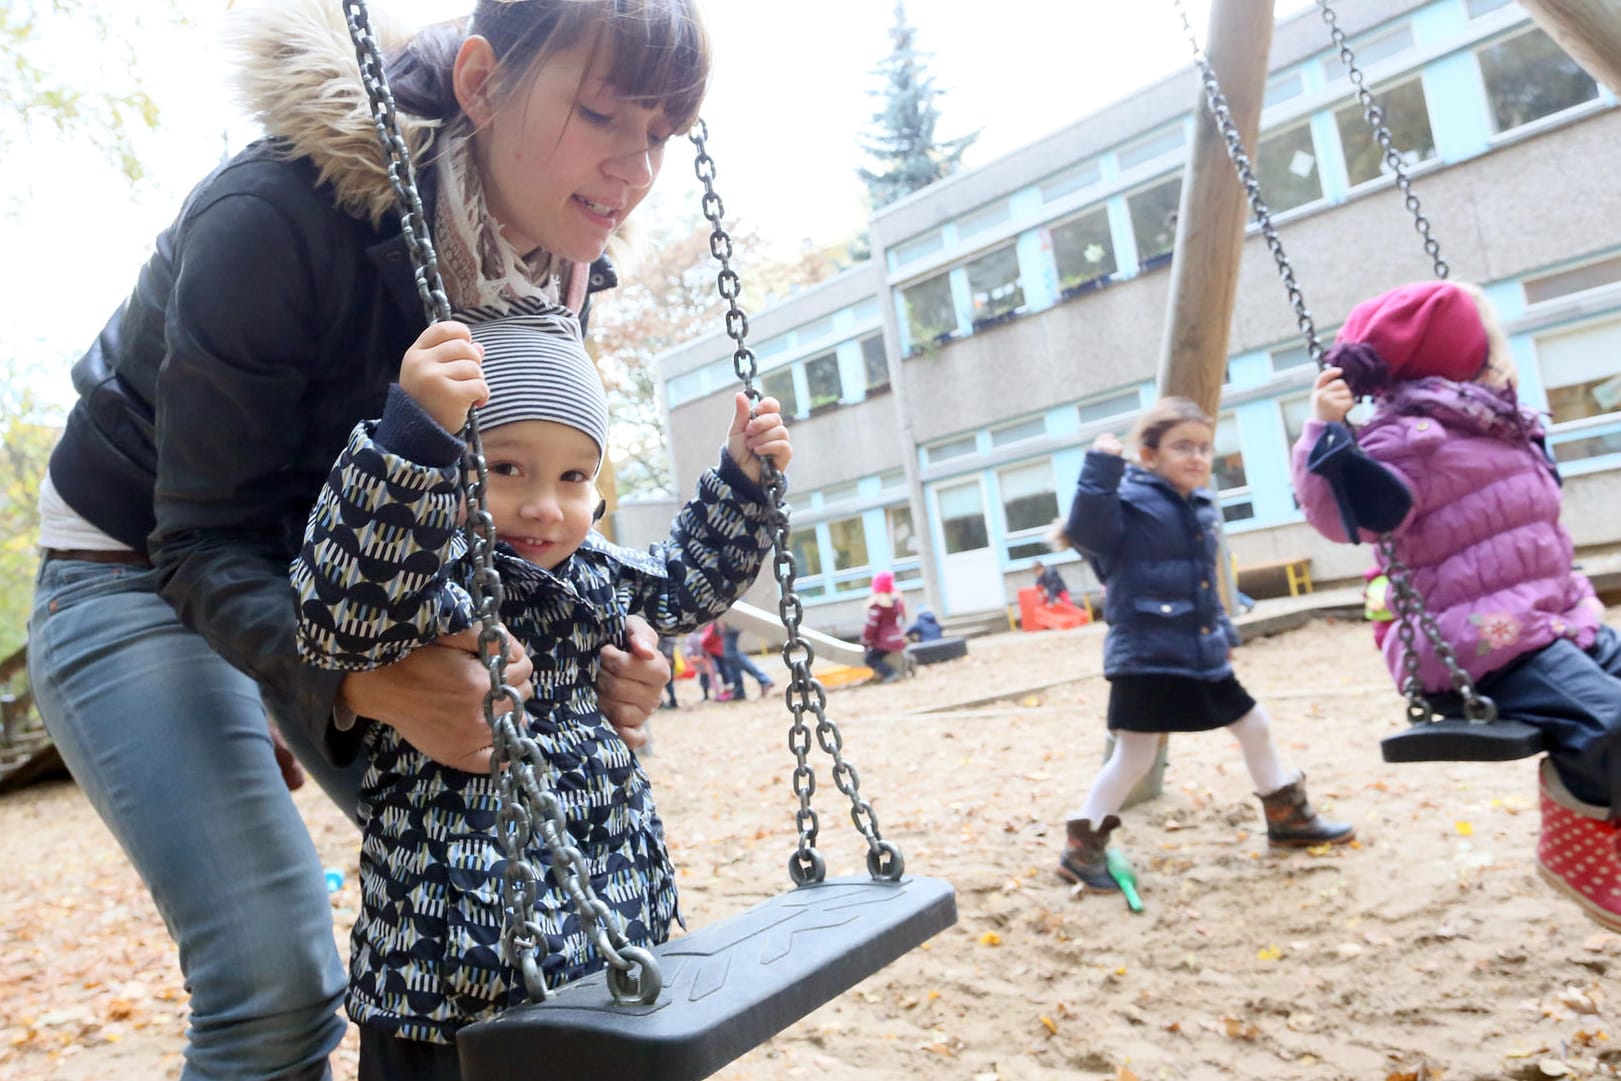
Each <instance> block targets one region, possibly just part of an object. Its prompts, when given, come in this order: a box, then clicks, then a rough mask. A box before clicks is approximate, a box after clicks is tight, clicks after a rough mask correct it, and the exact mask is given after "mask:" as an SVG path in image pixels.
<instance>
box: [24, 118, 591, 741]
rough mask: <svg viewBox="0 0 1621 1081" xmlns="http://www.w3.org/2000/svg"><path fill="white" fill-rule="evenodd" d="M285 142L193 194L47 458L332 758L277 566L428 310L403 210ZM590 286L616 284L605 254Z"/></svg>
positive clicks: (84, 369)
mask: <svg viewBox="0 0 1621 1081" xmlns="http://www.w3.org/2000/svg"><path fill="white" fill-rule="evenodd" d="M286 151H287V147H286V146H285V144H279V143H277V142H275V141H273V140H266V141H263V142H260V143H256V144H254V145H253V146H251V147H249V148H247V149H246V150H244V151H243V152H242V153H241V154H239V155H237V157H236V158H235V159H233V160H232V161H230V162H229V163H227V164H226V165H224V166H222V167H221V168H220V169H219V170H217V171H216V172H215V173H214V174H213V175H211V176H210V177H208V178H207V179H205V180H204V181H203V182H202V183H201V184H200V185H198V186H197V188H196V189H195V190H194V191H193V192H192V193H191V195H190V196H189V197H188V198H187V200H186V202H185V204H184V206H183V207H182V209H181V212H180V215H179V217H178V218H177V219H176V220H175V222H174V224H173V225H171V226H170V227H169V228H168V229H167V230H165V231H164V233H163V234H162V235H161V236H160V237H159V238H158V241H157V246H156V251H155V253H154V254H153V256H152V258H151V260H150V261H149V262H148V263H147V265H146V266H145V268H144V269H143V270H142V271H141V274H140V278H139V281H138V282H137V285H136V288H135V291H134V292H133V293H132V294H131V295H130V297H129V299H128V300H127V301H126V302H125V303H124V304H123V306H122V307H121V308H120V309H119V310H118V312H117V313H115V314H114V316H113V317H112V319H111V320H110V321H109V322H108V324H107V326H106V328H105V329H104V330H103V331H102V333H101V335H100V337H99V338H98V339H97V340H96V342H95V344H93V345H92V346H91V348H90V350H89V351H88V352H87V353H86V354H85V356H84V358H83V359H82V360H80V361H79V363H78V364H77V365H76V366H75V368H74V372H73V379H74V385H75V388H76V389H77V390H78V393H79V401H78V403H77V404H76V406H75V407H74V409H73V411H72V413H71V415H70V416H69V419H68V424H67V430H66V432H65V434H64V435H63V437H62V440H61V442H60V443H59V444H58V446H57V448H56V451H55V453H54V454H53V455H52V458H51V465H50V471H51V479H52V482H53V483H54V484H55V486H56V487H57V489H58V491H60V492H61V494H62V497H63V498H64V499H65V500H66V501H67V503H68V505H69V506H71V507H72V508H73V509H74V510H75V511H77V512H78V513H79V514H81V515H83V516H84V517H85V518H86V519H87V520H89V521H90V522H91V523H92V524H93V525H95V526H97V527H98V528H100V529H101V530H103V531H104V532H106V533H108V534H110V535H111V536H113V537H115V538H117V539H118V540H120V541H122V542H124V543H125V544H128V545H130V546H131V547H133V548H135V549H137V550H138V551H146V552H148V553H149V554H150V556H151V558H152V561H153V563H154V565H155V566H156V568H157V570H158V575H159V579H160V587H159V592H160V594H161V595H162V596H163V597H164V599H166V600H167V601H168V602H169V603H170V604H171V605H173V606H174V609H175V611H176V613H177V614H178V615H179V617H180V620H181V622H182V623H184V624H185V625H186V626H187V627H190V628H191V629H193V630H195V631H197V632H199V633H201V634H202V635H203V636H204V637H205V638H206V639H207V640H208V642H209V644H210V645H211V646H212V647H213V648H214V649H215V650H216V651H217V652H218V653H220V655H221V656H223V657H224V658H225V659H226V660H227V661H229V662H230V663H231V664H232V665H234V666H236V667H237V668H239V669H241V670H242V671H243V672H246V673H247V674H248V675H250V676H252V677H253V678H254V679H255V680H257V681H258V682H259V684H260V687H261V689H262V691H263V692H264V696H265V701H266V705H267V707H268V708H269V709H270V710H271V711H272V713H273V714H274V715H275V716H276V717H277V718H278V720H280V721H282V722H283V723H291V724H298V725H302V726H304V727H305V729H306V730H308V731H309V732H310V733H311V734H312V735H313V736H314V737H315V740H316V743H317V744H318V745H320V746H322V747H323V748H324V749H325V751H326V753H327V754H328V756H329V757H331V758H332V759H333V760H334V761H336V762H338V763H340V764H342V763H344V762H347V761H348V760H349V759H350V758H352V757H353V755H354V753H355V750H356V748H357V747H358V737H359V732H358V730H355V731H350V732H347V733H345V732H339V731H337V730H336V728H335V727H334V726H333V725H332V723H331V722H332V703H333V700H334V698H335V697H336V694H337V689H338V683H339V682H340V680H341V678H342V677H341V675H340V674H339V673H334V672H320V671H317V670H315V669H312V668H308V667H306V666H304V665H303V664H301V663H300V662H299V661H298V655H297V650H296V648H295V646H294V640H293V626H294V610H293V595H292V592H291V589H290V587H289V585H288V581H287V567H288V564H289V562H290V561H291V560H292V558H293V556H295V555H296V554H297V552H298V547H299V543H300V540H301V539H302V537H303V533H304V524H305V519H306V517H307V516H308V514H309V509H310V506H311V504H312V503H313V502H314V500H315V496H316V494H317V493H318V492H319V491H320V488H321V484H322V482H323V481H324V480H325V479H326V475H327V473H328V471H329V470H330V469H331V466H332V462H333V461H334V460H335V459H336V458H337V456H338V455H339V453H340V452H341V451H342V450H343V448H344V445H345V442H346V440H347V438H348V435H349V432H350V430H351V429H352V428H353V427H354V425H355V424H356V423H357V422H358V421H360V420H362V419H364V418H366V417H373V416H377V415H378V414H379V413H380V412H381V411H382V408H383V404H384V402H385V400H386V398H387V392H388V387H389V384H390V383H391V382H392V381H393V380H394V379H395V378H396V376H397V374H398V371H399V365H400V360H401V358H402V357H403V356H404V354H405V351H406V349H407V348H409V347H410V345H411V343H412V342H413V341H415V339H416V337H417V335H418V334H419V333H421V331H422V329H423V327H424V326H425V325H426V316H425V315H424V313H423V308H422V304H421V302H420V301H419V299H418V297H417V292H416V286H415V283H414V280H413V277H412V273H413V272H412V266H411V260H410V256H409V253H408V251H407V249H406V246H405V242H404V240H403V238H402V237H401V235H400V229H399V222H398V218H397V217H396V216H394V215H389V216H388V217H387V218H386V219H385V220H384V221H383V222H382V224H381V225H380V226H379V227H373V226H372V225H371V224H370V223H369V222H368V221H367V220H366V219H365V218H364V217H363V216H354V215H351V214H349V213H346V212H344V211H343V210H340V209H338V207H337V199H336V197H335V195H334V193H333V191H332V190H331V189H330V188H329V187H328V186H326V185H322V184H320V183H318V176H317V170H316V167H315V165H313V164H312V163H311V161H310V160H309V159H308V158H307V157H293V158H290V157H288V155H287V153H286ZM429 174H431V170H429V171H424V174H419V175H422V176H423V178H424V179H425V178H426V175H429ZM424 194H425V195H426V196H427V197H428V198H429V199H431V192H425V193H424ZM429 205H430V206H431V203H430V204H429ZM592 279H593V281H594V282H598V281H602V280H606V279H611V272H610V271H608V270H607V268H606V264H605V262H604V263H602V264H601V265H599V266H597V267H593V274H592Z"/></svg>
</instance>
